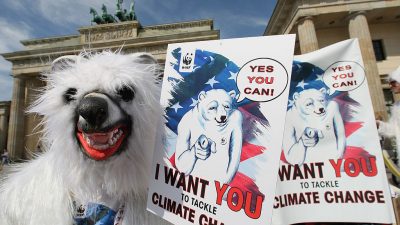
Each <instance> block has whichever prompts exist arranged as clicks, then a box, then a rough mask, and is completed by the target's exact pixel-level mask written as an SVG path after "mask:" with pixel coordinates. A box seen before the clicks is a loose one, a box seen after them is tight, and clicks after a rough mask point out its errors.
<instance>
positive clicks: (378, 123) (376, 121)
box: [375, 120, 381, 129]
mask: <svg viewBox="0 0 400 225" xmlns="http://www.w3.org/2000/svg"><path fill="white" fill-rule="evenodd" d="M380 123H381V121H380V120H375V124H376V128H377V129H379V125H380Z"/></svg>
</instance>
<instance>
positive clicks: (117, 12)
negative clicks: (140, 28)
mask: <svg viewBox="0 0 400 225" xmlns="http://www.w3.org/2000/svg"><path fill="white" fill-rule="evenodd" d="M123 1H124V0H117V10H115V14H114V15H115V16H116V17H117V18H118V19H119V21H121V22H124V21H127V20H128V18H127V15H126V14H127V12H126V9H124V10H122V7H121V6H122V2H123Z"/></svg>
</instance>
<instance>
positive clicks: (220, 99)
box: [197, 89, 236, 127]
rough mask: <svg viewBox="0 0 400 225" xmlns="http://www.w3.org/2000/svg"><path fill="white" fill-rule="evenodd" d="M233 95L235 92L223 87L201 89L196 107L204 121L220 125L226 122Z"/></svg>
mask: <svg viewBox="0 0 400 225" xmlns="http://www.w3.org/2000/svg"><path fill="white" fill-rule="evenodd" d="M235 97H236V92H235V91H233V90H232V91H230V92H226V91H225V90H223V89H213V90H209V91H207V92H204V91H202V92H200V94H199V96H198V104H197V108H198V110H199V112H200V114H201V116H202V118H203V119H204V120H205V121H206V122H209V123H211V124H214V125H216V126H218V127H222V126H225V125H226V124H227V123H228V119H229V116H230V114H231V113H232V111H233V103H232V102H233V100H234V99H235Z"/></svg>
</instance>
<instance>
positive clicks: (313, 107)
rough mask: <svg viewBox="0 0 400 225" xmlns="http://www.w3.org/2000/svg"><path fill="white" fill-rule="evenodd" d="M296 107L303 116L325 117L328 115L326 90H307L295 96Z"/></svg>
mask: <svg viewBox="0 0 400 225" xmlns="http://www.w3.org/2000/svg"><path fill="white" fill-rule="evenodd" d="M293 100H294V105H295V107H296V108H297V110H299V111H300V112H301V114H302V115H303V116H316V117H323V116H325V114H326V107H327V100H326V89H325V88H321V89H319V90H317V89H313V88H312V89H306V90H303V91H301V92H300V93H298V92H296V93H294V94H293Z"/></svg>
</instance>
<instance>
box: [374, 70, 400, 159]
mask: <svg viewBox="0 0 400 225" xmlns="http://www.w3.org/2000/svg"><path fill="white" fill-rule="evenodd" d="M389 80H393V81H396V82H398V83H400V66H399V67H398V68H397V69H396V70H395V71H393V72H392V73H390V74H389ZM390 114H391V115H390V118H389V121H388V122H383V121H378V123H379V125H378V133H379V135H382V136H384V137H395V138H396V146H397V152H399V151H400V101H397V102H396V103H394V105H393V106H392V108H391V111H390Z"/></svg>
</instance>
